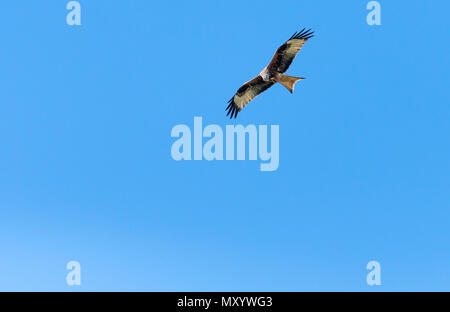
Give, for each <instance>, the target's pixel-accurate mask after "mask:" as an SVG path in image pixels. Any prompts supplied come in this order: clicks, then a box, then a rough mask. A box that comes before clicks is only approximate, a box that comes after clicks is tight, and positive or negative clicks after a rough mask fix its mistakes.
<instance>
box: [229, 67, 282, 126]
mask: <svg viewBox="0 0 450 312" xmlns="http://www.w3.org/2000/svg"><path fill="white" fill-rule="evenodd" d="M273 85H274V82H272V81H264V80H263V79H262V77H261V76H259V75H258V76H256V77H255V78H253V79H252V80H250V81H249V82H246V83H245V84H244V85H242V87H240V88H239V90H237V92H236V94H235V95H234V96H233V97H232V98H231V99H230V100H229V101H228V107H227V108H226V109H225V110H228V114H227V116H228V115H230V114H231V115H230V119H231V118H233V117H234V118H236V116H237V114H238V113H239V112H240V111H241V109H243V108H244V106H245V105H247V104H248V103H249V102H250V101H251V100H253V99H254V98H255V97H257V96H258V95H259V94H260V93H262V92H264V91H266V90H267V89H269V88H270V87H271V86H273Z"/></svg>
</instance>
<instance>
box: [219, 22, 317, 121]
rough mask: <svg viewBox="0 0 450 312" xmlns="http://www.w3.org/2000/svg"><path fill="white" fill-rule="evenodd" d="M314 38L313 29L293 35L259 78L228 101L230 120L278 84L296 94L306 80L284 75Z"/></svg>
mask: <svg viewBox="0 0 450 312" xmlns="http://www.w3.org/2000/svg"><path fill="white" fill-rule="evenodd" d="M312 37H313V32H312V31H311V29H308V30H305V29H303V30H302V31H300V32H298V33H297V32H296V33H295V34H293V35H292V37H291V38H289V40H288V41H286V42H285V43H284V44H283V45H282V46H281V47H279V48H278V50H277V52H275V55H274V56H273V58H272V61H270V64H269V65H267V66H266V68H264V69H263V70H262V72H261V73H259V75H258V76H256V77H255V78H253V79H252V80H250V81H248V82H246V83H245V84H244V85H242V87H240V88H239V89H238V90H237V92H236V94H235V95H234V96H233V97H232V98H231V100H229V101H228V103H229V105H228V107H227V108H226V109H225V110H228V114H227V116H228V115H230V114H231V115H230V119H231V118H233V117H234V118H236V116H237V114H238V113H239V112H240V111H241V110H242V109H243V108H244V107H245V105H247V104H248V103H249V102H250V101H251V100H253V99H254V98H255V97H257V96H258V95H259V94H261V93H262V92H264V91H266V90H267V89H269V88H270V87H271V86H273V85H274V84H275V83H277V82H279V83H281V84H282V85H283V86H285V87H286V88H287V89H288V90H289V92H291V93H292V92H294V85H295V83H296V82H297V81H299V80H302V79H305V78H298V77H292V76H288V75H284V73H285V72H286V71H287V69H288V68H289V66H290V65H291V63H292V61H293V60H294V58H295V56H296V55H297V53H298V51H300V49H301V48H302V47H303V45H304V44H305V42H306V41H308V39H309V38H312Z"/></svg>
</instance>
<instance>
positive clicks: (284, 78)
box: [275, 74, 305, 93]
mask: <svg viewBox="0 0 450 312" xmlns="http://www.w3.org/2000/svg"><path fill="white" fill-rule="evenodd" d="M303 79H305V78H299V77H292V76H288V75H283V74H281V75H280V76H278V77H277V78H275V81H277V82H279V83H281V84H282V85H283V86H285V87H286V89H288V90H289V92H291V93H292V92H294V86H295V83H296V82H297V81H299V80H303Z"/></svg>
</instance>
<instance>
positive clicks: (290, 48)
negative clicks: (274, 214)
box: [268, 29, 314, 74]
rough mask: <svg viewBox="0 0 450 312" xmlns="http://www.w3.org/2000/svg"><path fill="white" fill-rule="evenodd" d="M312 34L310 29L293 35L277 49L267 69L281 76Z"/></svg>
mask: <svg viewBox="0 0 450 312" xmlns="http://www.w3.org/2000/svg"><path fill="white" fill-rule="evenodd" d="M313 33H314V32H312V31H311V29H308V30H305V29H303V30H301V31H300V32H298V33H297V32H296V33H295V34H293V35H292V37H291V38H289V40H288V41H286V43H284V44H283V45H282V46H281V47H279V48H278V50H277V52H275V55H274V56H273V58H272V61H270V64H269V66H268V69H269V70H270V71H272V72H278V73H281V74H283V73H284V72H286V71H287V69H288V68H289V66H290V65H291V63H292V61H293V60H294V58H295V56H296V55H297V53H298V51H300V49H301V48H302V47H303V45H304V44H305V42H306V41H308V39H309V38H311V37H313Z"/></svg>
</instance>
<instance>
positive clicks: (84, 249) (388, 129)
mask: <svg viewBox="0 0 450 312" xmlns="http://www.w3.org/2000/svg"><path fill="white" fill-rule="evenodd" d="M67 2H68V1H62V0H58V1H33V2H30V1H23V0H21V1H7V2H4V3H3V4H2V5H1V9H2V10H1V11H2V17H1V19H0V25H1V27H0V35H1V38H2V42H3V44H2V47H1V48H0V68H1V70H0V79H1V82H2V83H1V88H0V290H26V291H34V290H40V291H46V290H58V291H78V290H82V291H97V290H105V291H108V290H114V291H116V290H124V291H132V290H139V291H219V290H225V291H231V290H233V291H250V290H253V291H303V290H308V291H322V290H327V291H347V290H358V291H379V290H383V291H390V290H392V291H400V290H449V286H448V285H449V282H450V266H449V263H450V248H449V246H450V245H449V239H450V227H449V222H450V221H449V220H450V213H449V208H450V192H449V189H450V162H449V159H450V148H449V146H448V142H449V139H450V123H449V118H450V106H449V103H450V101H449V100H450V96H449V92H448V84H449V58H448V55H450V44H449V43H448V40H447V39H448V38H449V37H450V36H449V35H450V34H449V32H450V27H449V24H448V11H449V10H450V3H448V2H447V1H419V0H412V1H380V2H381V9H382V11H381V13H382V17H381V21H382V25H381V26H368V25H367V23H366V15H367V13H368V11H367V10H366V4H367V2H368V1H299V0H296V1H283V2H279V1H194V2H186V1H183V2H181V1H179V2H162V1H157V2H155V1H143V0H139V1H124V0H121V1H106V0H97V1H86V0H84V1H80V2H81V5H82V25H81V26H79V27H77V26H73V27H71V26H68V25H67V24H66V14H67V12H68V11H67V10H66V8H65V7H66V4H67ZM303 27H311V28H313V29H314V30H315V31H316V36H315V37H314V38H313V39H311V40H310V41H308V42H307V44H306V45H305V47H304V49H303V50H302V51H301V52H300V54H299V55H298V57H297V58H296V59H295V60H294V62H293V64H292V66H291V67H290V69H289V71H288V73H289V74H292V75H294V76H304V77H307V78H308V79H307V80H305V81H302V82H300V83H298V84H297V86H296V90H295V92H294V94H293V95H291V94H289V92H287V91H286V90H285V89H284V88H283V87H282V86H279V85H277V86H274V87H273V88H271V89H270V90H268V91H267V92H266V93H264V94H263V95H261V96H260V97H258V98H257V99H256V100H255V101H253V102H251V103H250V104H249V105H248V106H247V107H246V108H245V109H244V110H243V111H242V112H241V113H240V114H239V115H238V118H237V120H236V121H234V120H233V121H229V120H228V119H226V118H225V113H224V112H225V111H224V109H225V107H226V101H227V100H228V99H229V98H230V97H231V96H232V95H233V94H234V92H235V91H236V90H237V88H239V86H240V85H241V84H242V83H243V82H245V81H247V80H249V79H250V78H252V77H254V76H255V75H256V74H258V73H259V71H260V70H261V69H262V68H263V67H264V66H265V65H266V64H267V63H268V62H269V61H270V58H271V57H272V55H273V53H274V51H275V50H276V49H277V48H278V46H280V45H281V44H282V43H283V42H284V41H285V40H286V39H288V38H289V37H290V36H291V35H292V34H293V33H294V32H295V31H297V30H299V29H301V28H303ZM194 116H201V117H202V118H203V122H204V124H218V125H221V126H222V127H225V125H227V124H234V123H239V124H242V125H248V124H257V125H258V124H267V125H279V126H280V165H279V168H278V170H277V171H274V172H261V171H260V170H259V162H258V161H213V162H208V161H181V162H176V161H174V160H173V159H172V158H171V154H170V148H171V144H172V143H173V142H174V139H173V138H171V137H170V131H171V129H172V127H174V126H175V125H177V124H187V125H190V126H192V123H193V118H194ZM71 260H76V261H79V262H80V264H81V279H82V284H81V286H72V287H70V286H67V285H66V274H67V273H68V271H67V270H66V264H67V262H69V261H71ZM371 260H376V261H378V262H379V263H380V264H381V280H382V285H381V286H368V285H367V284H366V274H367V273H368V271H367V270H366V264H367V263H368V262H369V261H371Z"/></svg>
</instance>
